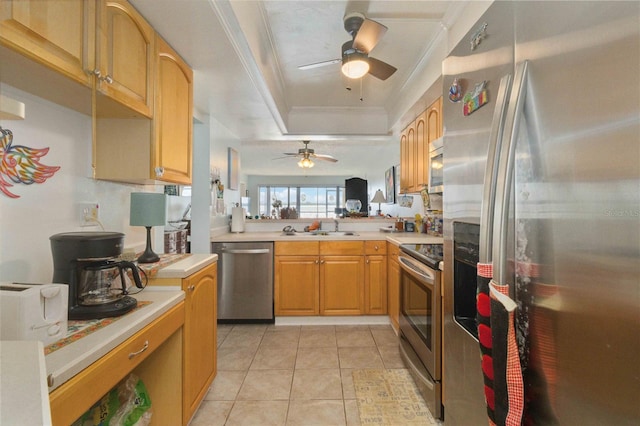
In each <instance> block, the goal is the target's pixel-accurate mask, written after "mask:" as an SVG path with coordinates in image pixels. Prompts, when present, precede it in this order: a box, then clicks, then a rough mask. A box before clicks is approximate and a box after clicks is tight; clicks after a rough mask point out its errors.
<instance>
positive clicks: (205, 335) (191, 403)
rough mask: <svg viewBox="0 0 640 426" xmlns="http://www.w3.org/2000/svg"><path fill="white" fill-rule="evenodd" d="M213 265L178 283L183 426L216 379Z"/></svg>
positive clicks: (215, 268)
mask: <svg viewBox="0 0 640 426" xmlns="http://www.w3.org/2000/svg"><path fill="white" fill-rule="evenodd" d="M217 267H218V265H217V263H214V264H211V265H209V266H208V267H205V268H203V269H201V270H200V271H199V272H196V273H195V274H193V275H190V276H189V277H187V278H184V279H183V280H182V290H184V292H185V306H186V312H185V320H184V345H183V359H184V367H183V370H184V389H183V404H184V405H183V410H182V413H183V424H185V425H186V424H187V423H189V420H191V417H192V416H193V414H194V413H195V412H196V410H197V409H198V406H199V405H200V402H201V401H202V400H203V399H204V396H205V395H206V393H207V391H208V389H209V386H210V385H211V382H213V379H214V377H215V375H216V340H217V339H216V331H217V330H216V328H217V327H216V323H217V314H216V309H217V306H218V305H217V271H218V269H217Z"/></svg>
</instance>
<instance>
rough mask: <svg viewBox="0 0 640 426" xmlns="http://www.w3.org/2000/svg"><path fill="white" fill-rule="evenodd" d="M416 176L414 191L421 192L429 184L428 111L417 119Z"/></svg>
mask: <svg viewBox="0 0 640 426" xmlns="http://www.w3.org/2000/svg"><path fill="white" fill-rule="evenodd" d="M415 126H416V175H415V176H416V178H415V181H414V185H413V192H419V191H421V190H422V188H423V186H425V185H429V139H428V133H427V131H428V130H427V112H426V111H425V112H423V113H422V114H420V115H419V116H418V118H417V119H416V125H415Z"/></svg>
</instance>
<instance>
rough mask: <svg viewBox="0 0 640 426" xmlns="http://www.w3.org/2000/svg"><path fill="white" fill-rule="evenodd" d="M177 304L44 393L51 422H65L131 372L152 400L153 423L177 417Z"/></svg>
mask: <svg viewBox="0 0 640 426" xmlns="http://www.w3.org/2000/svg"><path fill="white" fill-rule="evenodd" d="M184 319H185V304H184V303H183V302H180V304H179V305H177V306H175V307H173V308H172V309H171V310H169V311H168V312H167V313H165V314H164V315H162V316H161V317H160V318H158V319H156V320H155V321H153V322H152V323H151V324H149V325H148V326H146V327H145V328H143V329H142V330H140V331H139V332H138V333H136V334H134V335H133V336H131V337H130V338H129V339H127V340H126V341H124V342H123V343H122V344H120V345H119V346H117V347H116V348H115V349H113V350H112V351H111V352H109V353H108V354H107V355H105V356H103V357H102V358H100V359H99V360H98V361H96V362H94V363H93V364H91V365H90V366H89V367H87V368H86V369H84V370H83V371H81V372H80V373H78V374H77V375H75V376H74V377H72V378H71V379H69V380H68V381H67V382H66V383H64V384H63V385H61V386H60V387H59V388H57V389H55V390H54V391H53V392H51V393H50V394H49V401H50V405H51V419H52V423H53V424H54V425H69V424H71V423H73V422H74V421H75V420H76V419H78V418H79V417H80V416H81V415H83V414H84V413H85V411H87V410H88V409H89V408H90V407H91V406H92V405H93V404H94V403H95V402H96V401H98V400H99V399H100V398H102V397H103V396H104V395H105V394H107V393H108V392H109V391H110V390H111V389H112V388H113V387H114V386H116V385H117V384H118V383H119V382H120V381H121V380H122V379H124V378H125V377H127V376H128V375H129V373H133V374H135V375H137V376H138V377H139V378H140V379H142V381H143V382H144V384H145V387H146V388H147V391H148V392H149V395H151V398H152V407H153V408H152V411H153V415H152V418H153V420H152V421H153V422H154V423H155V424H171V425H177V424H180V423H181V421H182V418H181V417H182V416H181V414H182V409H181V398H180V397H179V395H180V393H181V391H182V337H183V336H182V331H183V329H182V326H183V324H184Z"/></svg>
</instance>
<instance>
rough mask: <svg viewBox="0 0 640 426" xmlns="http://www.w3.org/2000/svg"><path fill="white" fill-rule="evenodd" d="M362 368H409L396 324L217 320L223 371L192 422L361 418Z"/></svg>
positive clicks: (352, 421)
mask: <svg viewBox="0 0 640 426" xmlns="http://www.w3.org/2000/svg"><path fill="white" fill-rule="evenodd" d="M362 368H404V364H403V363H402V360H401V359H400V352H399V349H398V341H397V336H396V334H395V333H394V331H393V329H392V328H391V326H386V325H375V326H367V325H363V326H274V325H219V326H218V374H217V376H216V378H215V380H214V381H213V384H212V386H211V388H210V389H209V392H208V393H207V395H206V397H205V400H204V401H203V402H202V404H201V406H200V408H199V410H198V412H197V413H196V414H195V416H194V418H193V420H192V422H191V425H193V426H217V425H226V426H233V425H247V426H267V425H286V426H295V425H300V426H302V425H304V426H311V425H322V426H339V425H348V426H352V425H353V426H355V425H360V418H359V415H358V406H357V403H356V394H355V390H354V387H353V380H352V378H351V373H352V371H353V370H354V369H362Z"/></svg>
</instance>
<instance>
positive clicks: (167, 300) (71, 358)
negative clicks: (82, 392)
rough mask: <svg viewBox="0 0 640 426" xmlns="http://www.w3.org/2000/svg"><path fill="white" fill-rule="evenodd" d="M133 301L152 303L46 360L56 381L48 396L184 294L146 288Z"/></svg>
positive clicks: (49, 370)
mask: <svg viewBox="0 0 640 426" xmlns="http://www.w3.org/2000/svg"><path fill="white" fill-rule="evenodd" d="M134 297H135V298H136V299H138V300H139V301H150V302H152V303H150V304H149V305H146V306H143V307H141V308H139V309H137V310H135V311H132V312H130V313H128V314H126V315H125V316H123V317H121V318H120V319H118V321H115V322H113V323H111V324H109V325H108V326H106V327H104V328H101V329H99V330H97V331H95V332H93V333H91V334H89V335H87V336H84V337H82V338H81V339H79V340H76V341H75V342H73V343H70V344H68V345H67V346H64V347H62V348H60V349H58V350H56V351H55V352H52V353H50V354H49V355H47V356H45V362H46V366H47V374H48V375H49V376H50V377H51V378H52V379H53V385H52V386H50V387H49V392H51V391H53V390H54V389H56V388H57V387H59V386H60V385H62V384H63V383H64V382H66V381H67V380H69V379H70V378H72V377H73V376H75V375H76V374H78V373H79V372H80V371H82V370H83V369H85V368H87V367H88V366H89V365H91V364H92V363H93V362H95V361H97V360H98V359H100V358H101V357H103V356H104V355H106V354H107V353H108V352H109V351H111V350H112V349H114V348H115V347H116V346H118V345H119V344H121V343H122V342H124V341H125V340H127V339H128V338H129V337H131V336H133V335H134V334H136V333H137V332H138V331H140V330H142V329H143V328H144V327H145V326H147V325H148V324H149V323H151V322H152V321H154V320H155V319H157V318H159V317H160V316H161V315H162V314H164V313H165V312H167V311H169V310H170V309H171V308H172V307H174V306H175V305H177V304H178V303H180V301H182V300H183V299H184V292H183V291H182V290H180V289H179V288H177V287H153V289H151V288H150V287H147V288H146V289H144V290H143V291H142V292H140V293H139V294H136V295H134ZM24 362H25V364H24V365H23V366H22V368H23V369H27V368H33V365H32V364H30V363H29V362H28V360H27V359H25V360H24ZM3 378H4V374H3Z"/></svg>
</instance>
